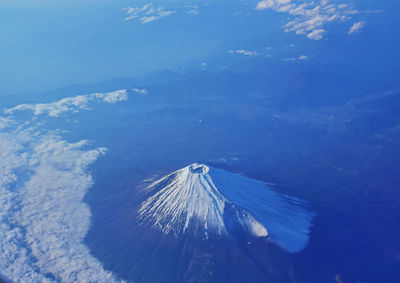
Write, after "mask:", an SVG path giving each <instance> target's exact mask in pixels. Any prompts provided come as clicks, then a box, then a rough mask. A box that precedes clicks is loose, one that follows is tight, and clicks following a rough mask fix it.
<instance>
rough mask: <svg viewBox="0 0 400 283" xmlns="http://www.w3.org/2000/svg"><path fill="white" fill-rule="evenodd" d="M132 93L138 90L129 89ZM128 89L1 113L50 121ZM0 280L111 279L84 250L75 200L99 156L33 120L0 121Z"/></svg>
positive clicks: (83, 213) (83, 209)
mask: <svg viewBox="0 0 400 283" xmlns="http://www.w3.org/2000/svg"><path fill="white" fill-rule="evenodd" d="M133 91H135V92H139V93H146V91H145V90H140V89H134V90H133ZM127 99H128V91H126V90H119V91H115V92H110V93H95V94H90V95H79V96H75V97H70V98H65V99H62V100H60V101H57V102H53V103H47V104H46V103H40V104H21V105H18V106H16V107H14V108H11V109H7V110H5V111H4V112H5V113H6V114H12V113H14V112H15V111H22V110H31V111H33V113H32V114H33V115H34V116H35V115H46V116H45V118H46V117H57V116H58V115H60V114H61V113H66V112H72V113H73V112H76V111H79V110H82V109H84V110H87V109H88V106H89V105H90V103H96V102H97V103H103V102H105V103H116V102H118V101H124V100H127ZM0 125H1V126H2V128H3V129H1V128H0V235H2V237H1V239H0V277H3V278H5V279H6V280H10V281H12V282H60V281H61V282H117V281H118V280H117V278H116V277H115V276H114V275H113V274H112V273H111V272H108V271H106V270H104V268H103V266H102V264H101V262H100V261H99V260H97V259H96V258H94V257H93V256H92V255H91V254H90V251H89V249H88V248H87V247H86V246H85V245H84V243H83V239H84V237H85V235H86V234H87V232H88V229H89V227H90V218H91V212H90V209H89V207H88V205H87V204H86V203H84V202H83V198H84V196H85V194H86V192H87V190H88V189H89V188H90V187H91V186H92V184H93V180H92V177H91V175H90V174H89V173H88V170H87V169H88V166H90V165H91V164H92V163H93V162H95V161H96V160H97V159H98V158H99V157H100V156H102V155H103V154H105V152H106V149H105V148H101V147H100V148H91V146H90V144H89V142H88V141H86V140H80V141H77V142H72V143H69V142H66V141H65V140H63V138H62V137H61V136H60V135H59V134H58V131H55V132H54V131H50V132H49V131H43V130H41V127H40V126H41V124H40V122H35V120H33V122H30V121H26V120H25V121H18V120H16V121H12V120H11V119H10V117H7V116H6V117H0Z"/></svg>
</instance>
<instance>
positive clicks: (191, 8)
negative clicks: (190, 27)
mask: <svg viewBox="0 0 400 283" xmlns="http://www.w3.org/2000/svg"><path fill="white" fill-rule="evenodd" d="M187 8H188V9H189V10H187V12H186V14H188V15H191V16H197V15H198V14H200V11H199V6H197V5H189V6H187Z"/></svg>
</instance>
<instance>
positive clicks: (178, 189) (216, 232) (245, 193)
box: [138, 163, 313, 252]
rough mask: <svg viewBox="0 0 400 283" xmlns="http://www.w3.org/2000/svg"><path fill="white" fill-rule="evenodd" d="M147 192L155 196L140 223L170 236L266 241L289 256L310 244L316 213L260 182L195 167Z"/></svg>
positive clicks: (145, 206)
mask: <svg viewBox="0 0 400 283" xmlns="http://www.w3.org/2000/svg"><path fill="white" fill-rule="evenodd" d="M146 189H147V190H148V191H149V192H151V193H153V194H152V195H151V196H150V197H149V198H148V199H147V200H146V201H144V202H143V203H142V204H141V206H140V208H139V215H138V220H139V222H140V223H142V224H150V225H151V226H152V227H153V228H154V229H156V230H159V231H161V232H163V233H165V234H169V233H173V234H174V235H175V236H176V237H182V236H184V235H188V234H189V235H190V234H192V235H193V236H194V237H197V238H199V237H200V238H203V239H208V238H209V237H210V236H218V237H223V236H231V237H233V238H237V237H238V235H242V236H241V237H243V235H244V236H245V237H246V238H247V239H251V238H260V237H264V238H266V239H267V240H270V241H273V242H275V243H276V244H278V245H279V246H280V247H282V248H284V249H285V250H287V251H289V252H298V251H300V250H302V249H303V248H304V247H305V246H306V244H307V242H308V233H309V231H310V227H311V226H312V224H311V221H312V218H313V214H312V213H311V212H308V211H307V210H306V209H305V207H304V206H305V203H304V202H303V201H300V200H299V199H296V198H293V197H289V196H286V195H282V194H279V193H277V192H275V191H273V190H272V189H271V188H269V187H268V185H267V184H266V183H264V182H261V181H258V180H254V179H250V178H247V177H245V176H242V175H238V174H234V173H230V172H228V171H225V170H221V169H217V168H212V167H208V166H206V165H204V164H197V163H194V164H191V165H189V166H187V167H184V168H182V169H180V170H177V171H175V172H173V173H171V174H169V175H167V176H165V177H163V178H161V179H160V180H158V181H156V182H154V183H152V184H150V185H149V186H148V187H147V188H146Z"/></svg>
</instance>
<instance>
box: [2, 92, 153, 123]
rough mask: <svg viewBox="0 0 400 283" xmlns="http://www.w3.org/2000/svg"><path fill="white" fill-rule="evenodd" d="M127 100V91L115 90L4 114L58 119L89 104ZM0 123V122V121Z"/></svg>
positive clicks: (15, 108) (9, 111)
mask: <svg viewBox="0 0 400 283" xmlns="http://www.w3.org/2000/svg"><path fill="white" fill-rule="evenodd" d="M130 91H133V92H136V93H141V94H146V93H147V91H146V90H144V89H136V88H134V89H131V90H130ZM125 100H128V90H125V89H124V90H117V91H113V92H107V93H94V94H87V95H78V96H74V97H67V98H63V99H61V100H59V101H56V102H52V103H37V104H20V105H17V106H15V107H13V108H9V109H5V110H4V111H3V112H4V113H5V114H13V113H14V112H16V111H25V110H31V111H33V114H34V115H35V116H38V115H47V116H50V117H58V116H60V115H61V114H62V113H65V112H79V111H80V110H89V104H90V103H96V102H104V103H116V102H119V101H125ZM0 122H1V120H0Z"/></svg>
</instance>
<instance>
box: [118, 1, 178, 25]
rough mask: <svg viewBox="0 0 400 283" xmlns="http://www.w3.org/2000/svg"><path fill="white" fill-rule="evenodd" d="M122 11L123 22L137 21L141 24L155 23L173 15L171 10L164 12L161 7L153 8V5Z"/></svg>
mask: <svg viewBox="0 0 400 283" xmlns="http://www.w3.org/2000/svg"><path fill="white" fill-rule="evenodd" d="M122 11H124V13H125V15H126V17H125V20H127V21H129V20H134V19H137V20H138V21H139V22H141V23H142V24H147V23H150V22H154V21H157V20H159V19H161V18H164V17H167V16H170V15H172V14H173V13H175V11H172V10H165V9H164V8H163V7H162V6H154V5H153V4H151V3H150V4H145V5H143V6H142V7H126V8H124V9H123V10H122Z"/></svg>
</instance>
